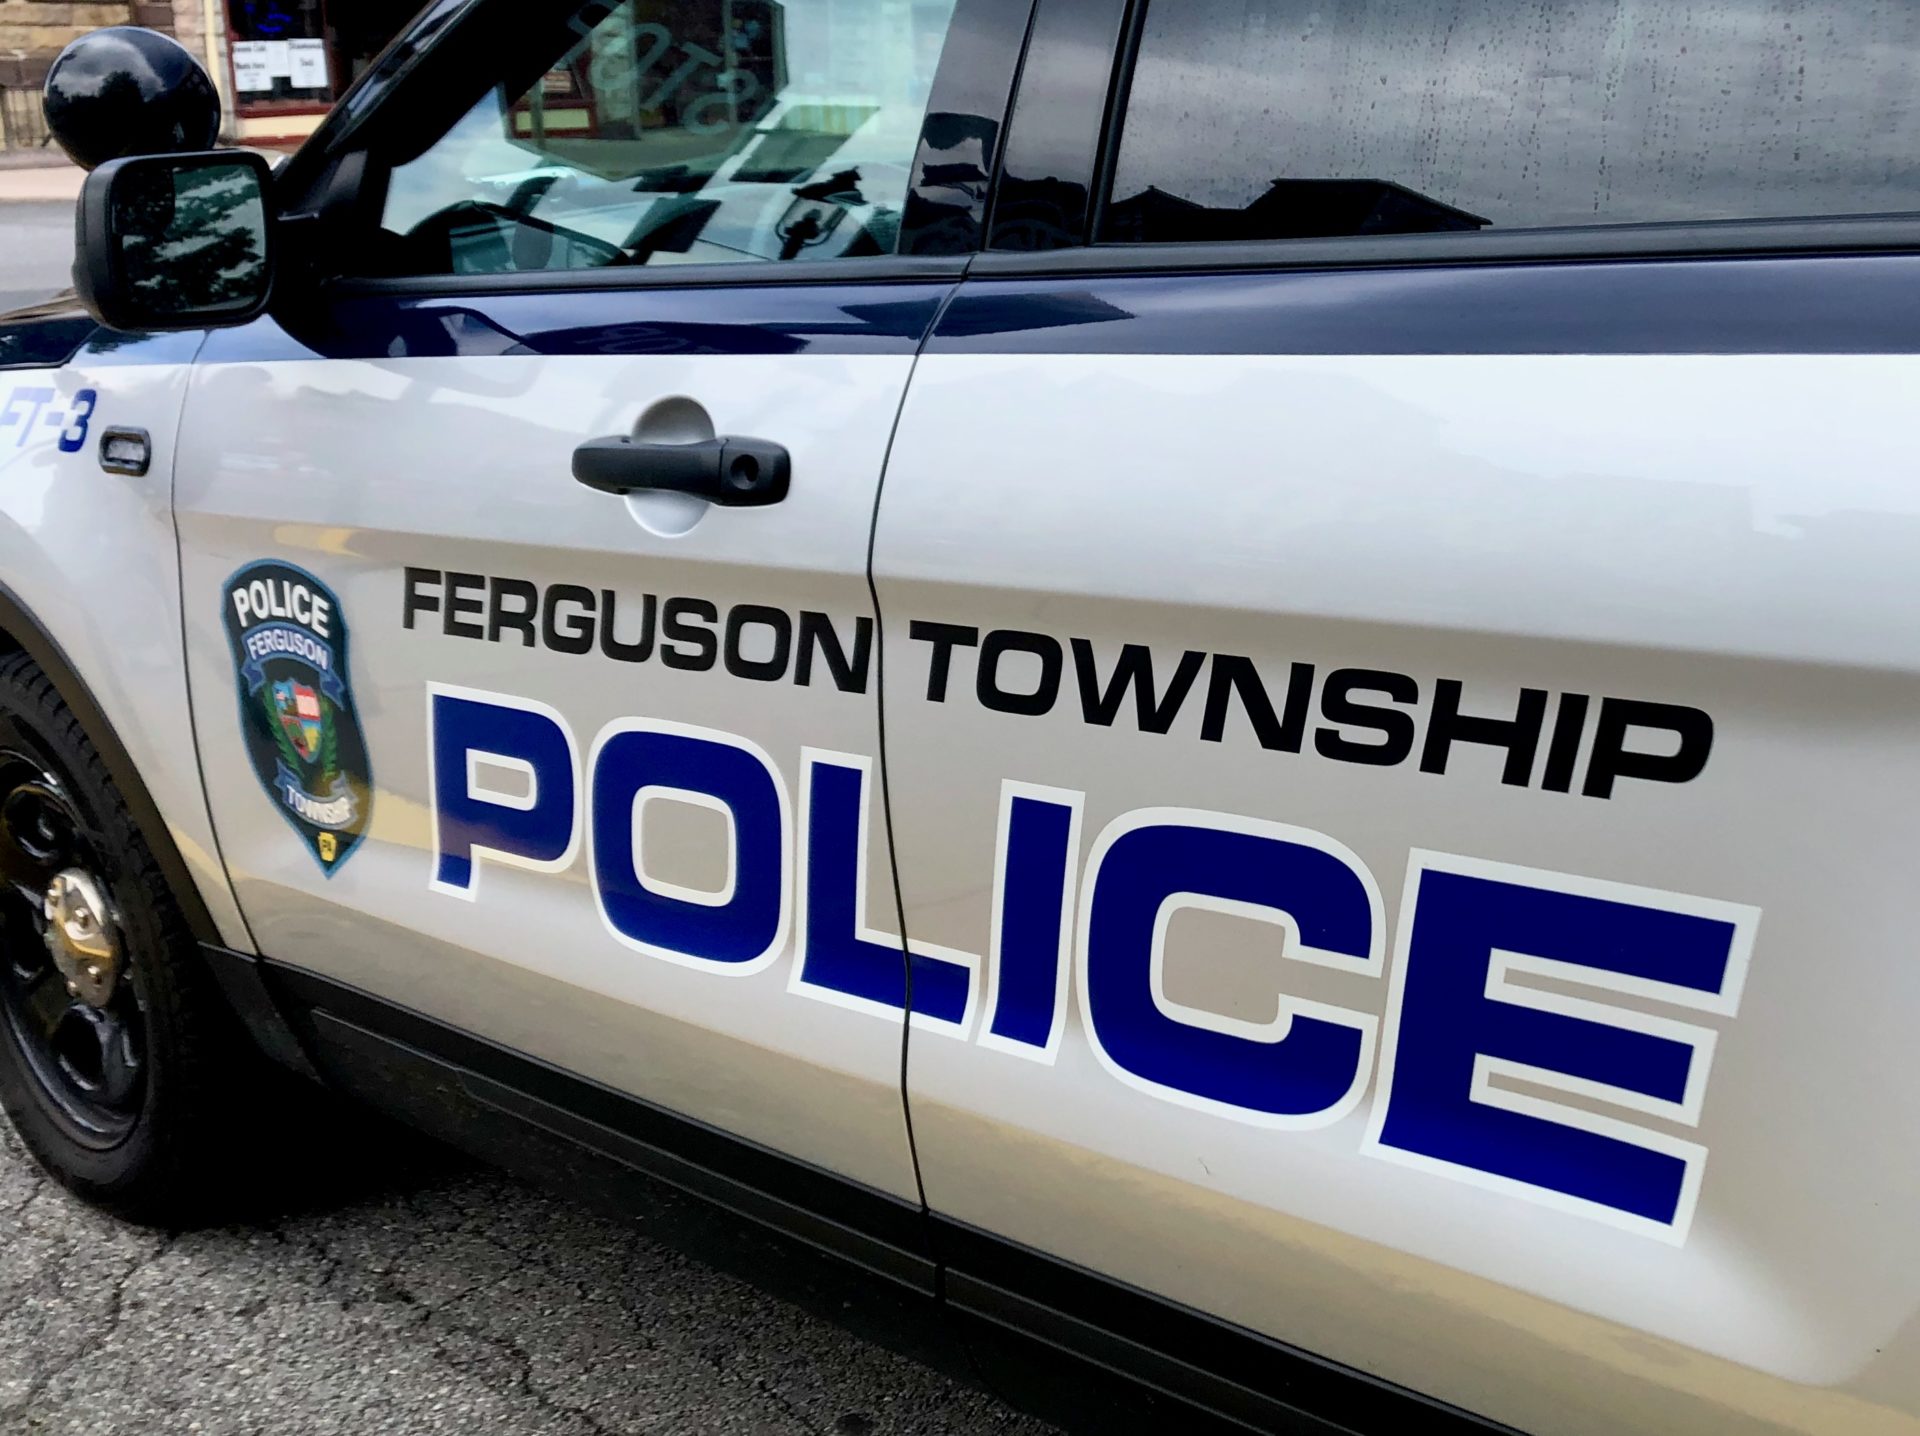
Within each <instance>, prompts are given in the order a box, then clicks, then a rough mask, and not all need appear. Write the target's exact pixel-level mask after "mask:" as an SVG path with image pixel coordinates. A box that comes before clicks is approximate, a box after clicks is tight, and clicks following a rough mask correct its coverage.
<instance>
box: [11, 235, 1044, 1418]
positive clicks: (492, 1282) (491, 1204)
mask: <svg viewBox="0 0 1920 1436" xmlns="http://www.w3.org/2000/svg"><path fill="white" fill-rule="evenodd" d="M72 216H73V208H72V205H71V203H70V202H37V201H12V202H8V201H6V200H4V199H0V313H5V312H6V311H7V310H9V309H11V308H14V307H17V306H19V305H22V304H28V303H32V302H35V301H37V300H40V299H44V298H46V297H48V296H49V295H51V294H53V293H55V292H56V291H58V290H60V289H63V288H65V287H66V286H67V284H68V282H69V281H68V278H67V270H68V268H69V266H70V264H71V262H72V225H73V218H72ZM341 1111H342V1112H344V1113H345V1115H344V1116H342V1115H338V1114H336V1116H335V1117H334V1119H333V1123H332V1124H331V1135H330V1136H328V1137H327V1138H326V1139H325V1140H324V1141H322V1142H320V1150H319V1153H318V1155H317V1157H315V1158H314V1160H315V1161H316V1163H317V1165H316V1168H315V1170H316V1172H317V1173H319V1174H321V1175H319V1176H317V1177H316V1178H315V1179H314V1180H310V1181H307V1182H305V1183H304V1184H301V1186H300V1193H301V1203H300V1205H298V1206H296V1207H295V1208H293V1209H292V1210H288V1211H284V1212H282V1213H280V1214H278V1215H275V1216H273V1217H272V1218H271V1219H266V1218H262V1219H260V1220H256V1221H253V1222H251V1223H249V1224H247V1225H241V1226H233V1227H224V1228H217V1229H212V1230H205V1231H192V1232H175V1233H166V1232H155V1231H149V1230H144V1229H141V1228H138V1227H132V1226H128V1225H125V1224H123V1223H120V1222H117V1221H115V1220H113V1219H111V1218H109V1217H106V1216H103V1215H101V1214H100V1213H99V1212H97V1211H95V1210H93V1209H92V1208H90V1207H88V1206H86V1205H85V1204H83V1203H81V1202H79V1201H77V1200H75V1199H74V1198H72V1197H70V1196H69V1195H67V1193H66V1192H65V1191H64V1190H63V1189H61V1188H60V1187H58V1186H57V1185H55V1184H54V1183H52V1182H51V1181H48V1180H47V1179H46V1178H45V1177H44V1176H42V1175H41V1173H40V1171H39V1169H38V1168H37V1167H36V1166H35V1165H34V1163H33V1162H32V1160H31V1159H30V1158H29V1157H28V1156H27V1155H26V1154H25V1152H24V1150H23V1149H22V1148H21V1146H20V1143H19V1141H18V1140H17V1139H16V1138H15V1137H14V1135H13V1132H12V1129H11V1128H10V1127H8V1126H6V1124H5V1121H4V1119H3V1118H0V1433H6V1436H12V1433H15V1432H20V1433H35V1436H48V1433H55V1432H61V1433H65V1432H85V1433H88V1436H119V1433H126V1436H134V1433H138V1436H153V1433H166V1436H175V1433H205V1436H332V1433H340V1436H349V1434H350V1436H388V1433H393V1436H401V1433H404V1436H439V1434H440V1433H458V1436H468V1433H473V1436H610V1433H628V1432H631V1433H647V1436H654V1433H659V1436H682V1433H685V1436H700V1433H709V1432H711V1433H722V1432H727V1433H769V1436H772V1433H788V1432H793V1433H801V1436H971V1433H999V1436H1044V1433H1045V1432H1046V1431H1047V1429H1048V1428H1045V1427H1043V1426H1040V1425H1039V1424H1037V1423H1033V1422H1030V1421H1027V1420H1025V1419H1024V1418H1021V1417H1018V1416H1015V1415H1014V1414H1012V1413H1011V1412H1009V1411H1008V1410H1006V1409H1005V1408H1004V1407H1002V1406H1000V1405H999V1404H997V1403H996V1402H994V1401H993V1400H991V1399H990V1398H988V1397H986V1396H984V1395H981V1394H980V1393H978V1392H976V1391H974V1390H972V1389H971V1388H968V1387H965V1386H961V1385H957V1384H955V1383H953V1382H951V1381H949V1380H948V1379H946V1378H945V1377H943V1376H941V1375H939V1374H938V1373H937V1372H935V1371H933V1370H932V1369H931V1368H929V1367H926V1366H923V1365H920V1364H919V1363H917V1362H915V1361H913V1360H910V1359H908V1358H907V1357H904V1356H899V1355H895V1354H894V1353H892V1352H889V1351H887V1350H884V1349H882V1348H880V1347H878V1346H874V1345H870V1344H868V1343H867V1342H865V1341H862V1340H861V1339H859V1338H858V1337H856V1336H854V1335H852V1334H850V1333H849V1332H848V1331H847V1330H845V1329H843V1328H842V1327H841V1326H840V1325H839V1324H837V1323H836V1322H831V1321H827V1320H823V1319H822V1318H821V1317H820V1316H818V1315H814V1314H812V1313H810V1312H809V1311H807V1310H803V1309H802V1308H801V1307H799V1306H795V1305H792V1304H790V1303H788V1302H787V1301H785V1300H782V1299H780V1298H779V1297H776V1296H774V1295H770V1294H768V1293H767V1292H766V1291H763V1290H761V1289H760V1288H758V1287H755V1286H753V1285H749V1284H748V1283H747V1282H746V1281H744V1280H741V1279H740V1278H739V1277H738V1276H735V1275H730V1274H728V1270H723V1269H721V1267H720V1266H715V1265H709V1264H707V1263H706V1262H704V1261H702V1260H700V1259H698V1258H696V1257H694V1256H691V1255H688V1254H687V1251H688V1246H687V1243H686V1241H684V1240H681V1239H679V1238H681V1237H683V1236H684V1233H685V1232H686V1231H687V1230H690V1229H699V1230H702V1231H706V1232H709V1233H718V1234H719V1235H718V1237H717V1240H719V1241H721V1242H725V1243H729V1244H731V1245H730V1247H729V1249H728V1255H729V1256H730V1257H732V1260H729V1261H726V1262H724V1263H723V1264H724V1265H725V1266H726V1267H727V1268H728V1269H729V1270H731V1271H734V1272H748V1273H751V1272H754V1271H755V1270H757V1269H760V1268H761V1267H762V1266H763V1265H764V1266H766V1267H768V1268H770V1267H771V1266H772V1265H773V1264H775V1263H776V1262H777V1260H778V1252H777V1251H776V1250H773V1249H770V1248H769V1247H768V1245H767V1242H768V1239H767V1238H766V1237H765V1236H763V1235H762V1234H759V1233H757V1232H755V1231H754V1230H753V1229H752V1228H750V1227H748V1226H746V1225H745V1224H743V1223H739V1222H738V1221H737V1219H734V1218H730V1217H727V1216H725V1215H724V1214H708V1213H707V1212H706V1209H705V1208H701V1207H699V1206H698V1204H696V1203H692V1202H690V1201H687V1200H686V1199H684V1198H677V1197H675V1196H674V1195H673V1194H672V1193H670V1192H665V1191H664V1190H663V1191H662V1193H661V1194H660V1196H659V1198H658V1199H657V1201H656V1204H655V1205H654V1207H652V1208H650V1209H649V1212H648V1213H647V1215H646V1216H645V1217H635V1216H630V1217H629V1218H627V1219H626V1220H618V1219H614V1218H611V1217H608V1216H605V1215H602V1214H601V1213H600V1212H598V1211H596V1210H592V1209H589V1208H587V1207H586V1206H583V1205H580V1204H577V1203H574V1202H571V1201H568V1200H566V1199H563V1198H560V1197H556V1196H552V1195H549V1194H547V1193H545V1192H542V1191H536V1190H534V1189H532V1188H529V1187H526V1186H523V1185H521V1184H519V1183H517V1182H515V1181H513V1180H511V1179H510V1178H508V1177H505V1176H503V1175H500V1174H497V1173H495V1172H493V1171H491V1170H490V1169H487V1168H483V1167H479V1166H477V1165H475V1164H473V1163H471V1162H468V1161H467V1160H465V1159H464V1158H460V1157H457V1156H454V1155H453V1154H451V1153H449V1152H447V1151H445V1150H444V1149H442V1148H440V1147H438V1146H436V1145H434V1144H432V1143H428V1142H424V1141H422V1140H420V1139H418V1138H415V1137H412V1136H407V1135H401V1134H397V1133H396V1132H395V1129H392V1128H389V1127H387V1126H386V1125H385V1124H383V1123H379V1122H376V1121H374V1120H372V1119H370V1118H363V1117H360V1116H357V1115H353V1109H341ZM290 1120H292V1119H290ZM298 1120H300V1121H305V1116H304V1114H303V1115H301V1116H300V1117H299V1118H298ZM316 1141H320V1139H316ZM675 1213H679V1214H680V1215H678V1216H676V1215H675ZM663 1223H664V1227H663ZM663 1229H671V1230H672V1231H673V1232H674V1233H675V1234H676V1240H675V1241H673V1242H668V1241H663V1240H660V1239H658V1238H657V1236H656V1235H655V1234H654V1233H655V1232H657V1231H659V1230H663ZM736 1233H737V1235H736ZM715 1240H716V1238H714V1237H712V1236H709V1237H708V1239H707V1244H706V1247H705V1248H704V1249H705V1250H707V1251H708V1252H709V1253H711V1252H712V1251H713V1250H714V1249H715V1248H714V1241H715ZM859 1299H860V1298H859V1297H858V1296H853V1297H850V1298H848V1300H851V1301H858V1300H859Z"/></svg>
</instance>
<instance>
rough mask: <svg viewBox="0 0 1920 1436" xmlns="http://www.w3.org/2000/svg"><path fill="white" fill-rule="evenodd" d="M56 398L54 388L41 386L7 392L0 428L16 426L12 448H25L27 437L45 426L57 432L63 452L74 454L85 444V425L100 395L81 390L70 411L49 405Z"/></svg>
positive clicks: (44, 429) (89, 422) (41, 430)
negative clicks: (16, 431)
mask: <svg viewBox="0 0 1920 1436" xmlns="http://www.w3.org/2000/svg"><path fill="white" fill-rule="evenodd" d="M55 397H56V395H55V391H54V390H53V389H51V388H47V387H44V386H41V387H33V386H23V387H21V388H18V389H15V390H13V391H12V392H11V393H10V394H8V395H7V401H6V403H4V404H0V429H11V428H15V427H18V428H19V430H20V432H19V434H17V435H16V436H15V437H14V440H13V447H14V448H16V449H24V448H25V447H26V446H27V443H28V441H29V440H31V439H32V438H34V437H35V436H36V435H38V434H41V433H44V432H45V431H46V430H48V429H58V430H59V431H60V452H61V453H63V454H77V453H79V452H80V451H81V450H82V449H84V448H85V447H86V446H87V428H88V425H89V424H91V423H92V421H93V411H94V406H95V405H97V404H98V403H99V402H100V395H99V394H98V393H97V392H96V391H94V390H92V389H82V390H81V391H80V392H79V393H77V394H75V395H74V396H73V408H72V409H71V410H66V409H54V408H50V407H49V406H50V405H51V404H52V403H53V401H54V398H55Z"/></svg>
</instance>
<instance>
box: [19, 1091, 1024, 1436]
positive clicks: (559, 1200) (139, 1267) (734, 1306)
mask: <svg viewBox="0 0 1920 1436" xmlns="http://www.w3.org/2000/svg"><path fill="white" fill-rule="evenodd" d="M287 1101H288V1115H289V1117H290V1118H293V1119H295V1120H297V1122H298V1123H299V1124H300V1125H299V1126H298V1127H297V1128H296V1130H297V1131H298V1132H299V1135H300V1140H299V1142H298V1143H297V1147H296V1150H295V1153H294V1155H293V1156H292V1157H290V1158H289V1159H287V1160H286V1162H285V1164H284V1167H283V1170H282V1172H281V1175H282V1176H283V1177H285V1178H286V1179H287V1180H288V1182H289V1185H288V1186H287V1187H286V1188H284V1189H283V1192H282V1199H281V1200H280V1201H279V1202H277V1203H275V1204H272V1205H271V1209H262V1210H260V1211H258V1212H257V1213H256V1214H255V1215H254V1216H253V1217H252V1218H251V1219H249V1220H247V1221H242V1222H236V1223H233V1224H231V1225H226V1226H219V1227H212V1228H208V1229H204V1230H196V1231H186V1232H155V1231H151V1230H146V1229H142V1228H138V1227H133V1226H129V1225H126V1224H124V1223H120V1222H117V1221H115V1220H113V1219H112V1218H110V1217H106V1216H104V1215H102V1214H101V1213H99V1212H97V1211H95V1210H93V1209H92V1208H89V1207H87V1206H85V1205H84V1204H82V1203H80V1202H78V1201H76V1200H75V1199H73V1198H72V1197H71V1196H69V1195H68V1194H67V1193H66V1192H65V1191H63V1190H62V1189H60V1188H59V1187H57V1186H55V1185H54V1184H53V1183H51V1182H50V1181H48V1180H47V1179H46V1178H44V1177H43V1176H42V1175H41V1174H40V1173H39V1171H38V1169H37V1168H36V1167H34V1166H33V1165H32V1163H31V1161H30V1159H28V1158H27V1157H26V1155H25V1153H24V1151H23V1149H22V1148H21V1147H20V1145H19V1143H18V1141H17V1140H16V1139H15V1138H14V1137H13V1134H12V1132H11V1131H10V1130H6V1129H4V1128H0V1213H4V1214H5V1215H6V1216H7V1218H8V1220H9V1226H10V1230H11V1231H12V1233H13V1235H12V1237H11V1238H10V1239H9V1240H7V1241H6V1242H4V1243H0V1430H6V1431H13V1430H22V1431H27V1430H32V1431H48V1430H69V1429H72V1430H86V1431H88V1432H97V1433H119V1432H125V1433H133V1432H141V1433H146V1432H151V1431H170V1432H171V1431H189V1430H191V1431H198V1432H205V1433H226V1432H231V1433H236V1436H237V1433H255V1432H272V1433H276V1436H277V1433H293V1436H305V1433H334V1432H339V1433H342V1436H345V1433H349V1432H351V1433H354V1436H366V1433H386V1432H395V1433H398V1432H406V1433H409V1436H412V1433H433V1432H461V1433H466V1432H478V1431H484V1432H489V1433H501V1436H515V1433H543V1436H544V1433H549V1432H560V1433H610V1432H649V1433H650V1432H662V1433H665V1432H674V1433H682V1432H688V1433H699V1432H723V1431H724V1432H788V1431H792V1432H802V1433H819V1436H881V1433H895V1432H898V1433H934V1436H938V1433H963V1432H967V1433H971V1432H1005V1433H1019V1436H1037V1433H1041V1432H1043V1431H1044V1430H1045V1428H1043V1427H1041V1426H1039V1425H1037V1424H1035V1423H1031V1422H1028V1421H1026V1420H1025V1419H1024V1418H1021V1417H1017V1416H1015V1415H1013V1414H1011V1413H1010V1412H1008V1411H1006V1410H1005V1409H1004V1408H1003V1407H1001V1406H999V1405H998V1404H997V1403H995V1402H994V1401H992V1400H991V1399H990V1398H988V1397H986V1396H984V1395H981V1394H980V1393H978V1392H976V1391H974V1390H971V1389H969V1388H967V1387H965V1386H962V1385H959V1384H957V1383H955V1382H953V1381H951V1380H949V1379H947V1378H946V1377H944V1376H942V1375H940V1374H938V1373H937V1372H934V1371H932V1370H930V1369H929V1368H927V1367H926V1366H923V1365H921V1364H919V1363H917V1362H915V1361H912V1360H909V1359H907V1358H906V1357H903V1356H900V1355H897V1354H895V1353H893V1352H890V1351H887V1350H884V1349H882V1348H881V1347H879V1346H876V1345H873V1344H871V1343H869V1342H866V1341H863V1340H861V1339H859V1338H857V1337H855V1336H853V1335H851V1334H849V1333H848V1332H847V1331H845V1330H843V1329H841V1327H840V1325H839V1324H838V1321H837V1319H836V1321H831V1322H830V1321H827V1320H823V1319H822V1318H821V1316H820V1315H817V1314H815V1313H814V1312H813V1311H809V1310H807V1309H803V1306H802V1305H800V1304H796V1303H795V1302H793V1301H790V1300H785V1299H774V1298H771V1297H769V1296H768V1295H767V1294H766V1293H765V1292H764V1291H763V1290H761V1289H760V1284H759V1283H758V1282H749V1281H747V1280H743V1279H742V1278H741V1276H739V1275H735V1274H731V1273H730V1272H729V1271H726V1270H721V1269H718V1268H716V1267H715V1266H713V1265H710V1264H709V1263H708V1262H706V1261H704V1260H701V1259H700V1258H699V1257H696V1256H695V1255H691V1254H689V1251H688V1240H687V1238H688V1233H689V1232H695V1233H698V1232H701V1231H704V1232H706V1233H707V1236H706V1238H705V1240H704V1242H696V1243H695V1244H696V1245H703V1246H704V1247H705V1248H706V1250H704V1251H703V1252H702V1255H707V1254H710V1253H713V1252H720V1253H723V1254H724V1253H729V1252H730V1253H731V1256H732V1258H733V1259H732V1260H729V1261H728V1262H727V1263H726V1265H727V1266H728V1267H730V1268H732V1269H733V1271H736V1272H737V1271H740V1270H741V1269H743V1268H744V1269H746V1270H747V1271H748V1272H749V1273H751V1272H753V1271H755V1270H756V1269H761V1268H765V1267H767V1266H768V1265H769V1264H770V1263H777V1262H779V1261H781V1260H783V1259H784V1258H783V1256H782V1254H781V1252H780V1251H779V1250H778V1248H779V1246H780V1243H779V1241H778V1239H775V1238H771V1237H768V1236H764V1235H762V1234H761V1233H760V1232H758V1231H757V1230H756V1229H753V1228H751V1227H748V1226H746V1225H745V1224H743V1223H741V1222H739V1221H738V1220H737V1219H735V1218H732V1217H729V1216H726V1215H725V1214H716V1213H713V1212H711V1211H710V1210H709V1209H708V1208H706V1207H705V1206H704V1205H703V1204H700V1203H695V1202H692V1201H690V1200H689V1199H685V1198H682V1197H679V1196H678V1195H677V1194H674V1193H672V1192H671V1191H668V1190H666V1189H660V1190H659V1191H657V1192H650V1191H643V1192H642V1195H641V1196H639V1197H638V1198H637V1199H635V1200H634V1201H633V1202H632V1204H631V1205H630V1206H629V1207H628V1208H627V1209H626V1210H624V1211H622V1212H621V1213H620V1214H618V1215H608V1214H606V1213H605V1212H603V1211H601V1210H597V1209H595V1208H594V1207H591V1206H589V1205H586V1204H584V1203H582V1202H580V1201H576V1200H573V1199H572V1198H571V1197H570V1196H559V1195H554V1194H551V1193H548V1192H546V1191H542V1190H539V1189H536V1188H533V1187H528V1186H525V1185H522V1184H521V1183H520V1182H518V1181H516V1180H514V1179H513V1178H510V1177H507V1176H504V1175H500V1174H498V1173H496V1172H494V1171H493V1170H491V1169H490V1168H486V1167H483V1166H481V1165H479V1164H478V1163H476V1162H473V1161H471V1160H469V1159H468V1158H466V1157H464V1156H461V1155H459V1154H457V1153H455V1152H453V1151H451V1150H450V1149H448V1148H446V1147H444V1146H441V1145H440V1144H438V1143H436V1142H433V1141H430V1140H428V1139H426V1138H423V1137H420V1136H418V1135H416V1134H414V1133H412V1132H410V1131H408V1130H406V1129H403V1128H400V1127H396V1126H393V1125H392V1124H390V1123H388V1122H386V1121H385V1120H383V1119H381V1118H378V1117H375V1116H373V1115H371V1114H369V1113H366V1112H363V1111H361V1110H359V1109H357V1108H353V1107H349V1106H346V1105H344V1104H340V1105H335V1104H333V1103H331V1102H328V1101H324V1100H322V1101H320V1102H318V1104H317V1105H316V1106H315V1107H314V1108H313V1109H311V1110H309V1108H308V1106H307V1102H306V1100H305V1099H304V1098H299V1099H295V1098H289V1099H287ZM329 1108H330V1109H331V1110H328V1109H329ZM263 1155H264V1153H263ZM663 1238H664V1239H663ZM848 1291H849V1292H854V1291H855V1289H854V1288H849V1289H848ZM814 1295H815V1296H816V1297H817V1298H819V1301H818V1302H817V1303H816V1302H814V1301H808V1302H806V1303H805V1304H806V1306H812V1307H815V1309H816V1311H817V1310H820V1309H821V1307H822V1306H824V1305H825V1304H826V1303H828V1301H829V1299H830V1296H831V1293H830V1290H829V1289H828V1288H825V1287H821V1288H816V1289H815V1291H814ZM833 1299H837V1300H839V1301H841V1302H842V1303H843V1304H847V1303H854V1302H858V1301H863V1300H866V1299H867V1298H865V1297H862V1296H860V1295H857V1294H843V1295H840V1296H838V1297H837V1298H833ZM828 1314H829V1315H834V1316H836V1318H838V1317H839V1316H842V1315H848V1314H856V1315H857V1313H848V1312H844V1311H842V1312H834V1311H831V1310H829V1311H828Z"/></svg>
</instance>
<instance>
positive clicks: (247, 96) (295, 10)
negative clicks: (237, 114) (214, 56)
mask: <svg viewBox="0 0 1920 1436" xmlns="http://www.w3.org/2000/svg"><path fill="white" fill-rule="evenodd" d="M227 15H228V22H229V24H230V25H231V27H232V32H233V40H232V43H233V89H234V95H235V98H236V100H237V101H238V103H239V104H240V106H241V107H242V108H243V109H244V108H247V107H252V106H258V105H261V104H263V103H265V104H273V103H283V104H284V103H288V102H294V103H303V104H310V105H311V104H321V105H324V104H330V103H332V101H333V93H334V92H333V69H332V61H331V57H330V56H329V54H328V45H327V17H326V10H325V6H324V4H323V3H322V0H228V8H227Z"/></svg>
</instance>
